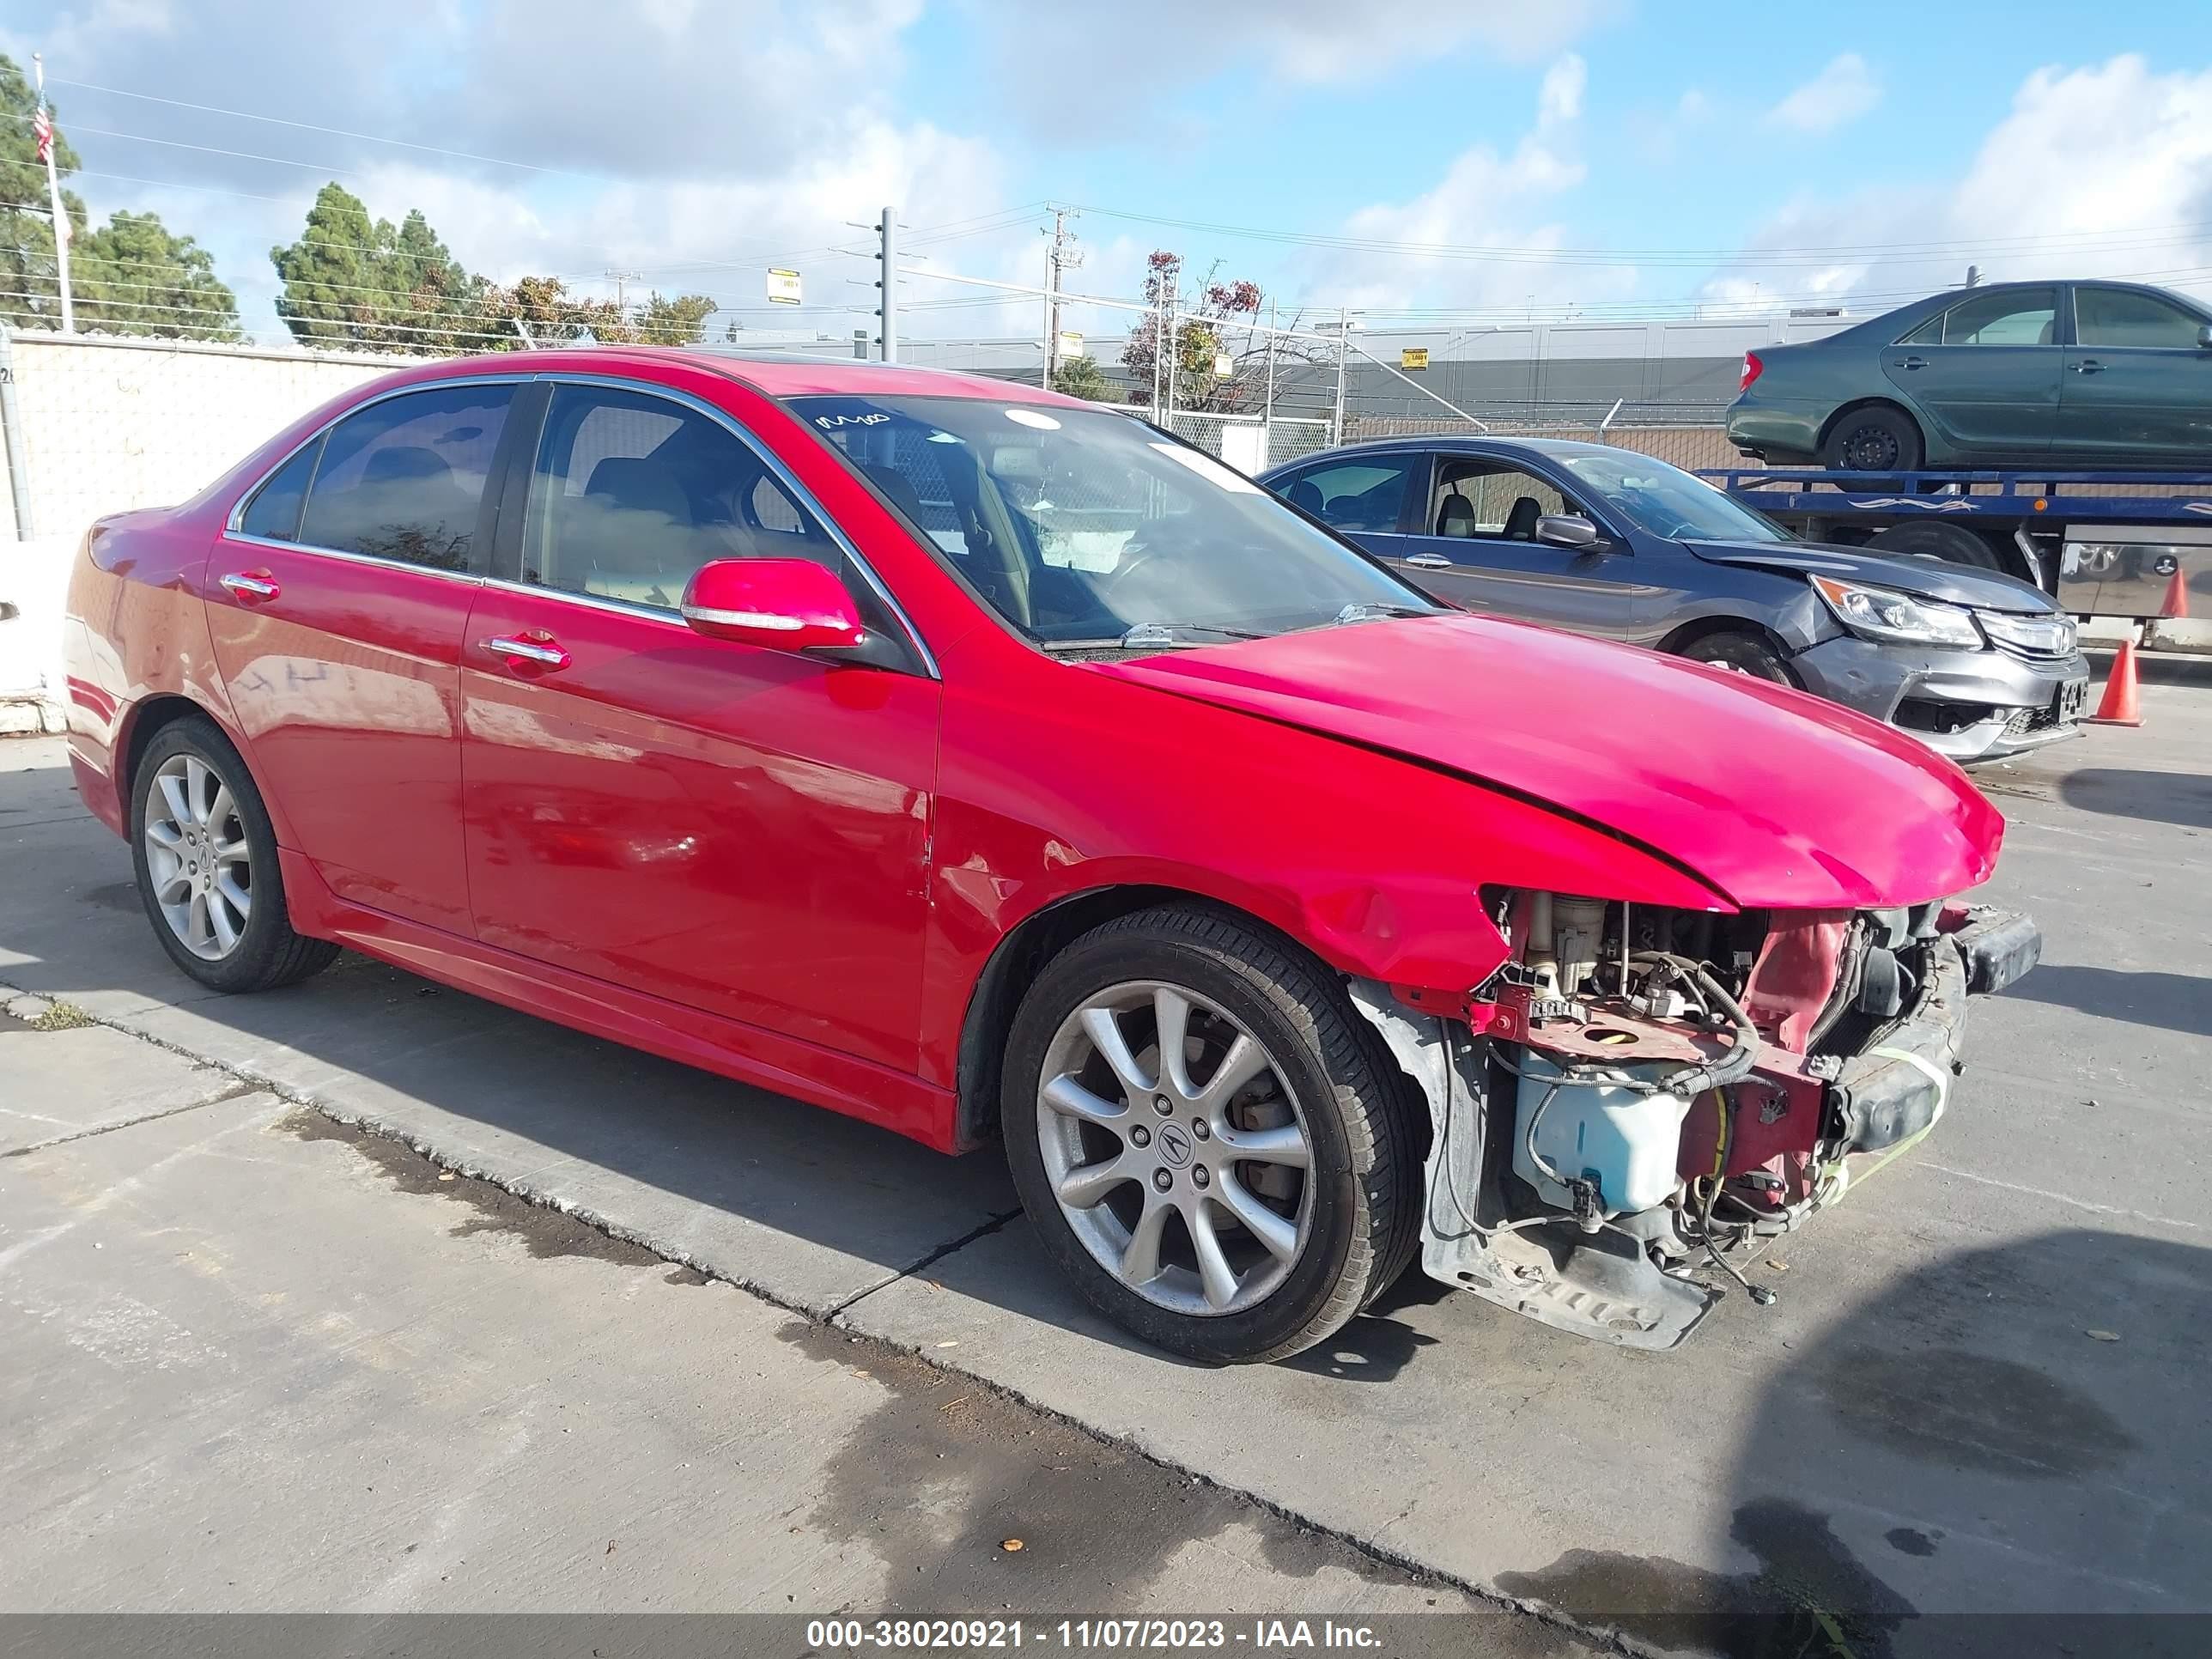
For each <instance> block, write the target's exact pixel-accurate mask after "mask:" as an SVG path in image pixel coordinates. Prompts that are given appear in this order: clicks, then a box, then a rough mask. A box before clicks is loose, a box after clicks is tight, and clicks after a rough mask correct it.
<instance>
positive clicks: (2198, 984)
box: [2004, 962, 2212, 1036]
mask: <svg viewBox="0 0 2212 1659" xmlns="http://www.w3.org/2000/svg"><path fill="white" fill-rule="evenodd" d="M2004 994H2005V995H2006V996H2008V997H2018V998H2021V999H2022V1000H2026V1001H2029V1002H2043V1003H2048V1004H2050V1005H2051V1006H2053V1007H2058V1008H2071V1009H2074V1010H2075V1012H2079V1013H2084V1014H2089V1015H2093V1016H2094V1017H2096V1018H2102V1019H2123V1020H2126V1021H2127V1022H2128V1023H2129V1024H2134V1025H2155V1026H2159V1027H2161V1028H2163V1029H2164V1030H2169V1031H2179V1032H2180V1033H2182V1034H2183V1035H2184V1036H2212V981H2206V980H2203V979H2200V978H2197V976H2195V975H2191V974H2168V973H2162V972H2160V971H2158V970H2156V969H2144V970H2142V971H2135V970H2130V969H2124V968H2096V967H2084V966H2077V965H2075V964H2074V963H2057V962H2047V963H2044V964H2042V965H2041V966H2040V967H2039V968H2037V969H2035V970H2034V971H2033V973H2031V974H2029V975H2027V978H2025V979H2022V980H2020V981H2016V982H2015V983H2014V984H2013V985H2011V986H2009V987H2007V988H2006V990H2005V992H2004Z"/></svg>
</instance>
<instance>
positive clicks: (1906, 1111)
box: [1353, 889, 2041, 1348]
mask: <svg viewBox="0 0 2212 1659" xmlns="http://www.w3.org/2000/svg"><path fill="white" fill-rule="evenodd" d="M1483 899H1484V902H1485V904H1486V907H1487V908H1488V910H1489V913H1490V917H1491V920H1492V922H1493V923H1495V924H1496V926H1497V927H1498V930H1499V932H1500V933H1502V934H1503V935H1504V938H1505V939H1506V940H1507V942H1508V944H1509V945H1510V947H1511V955H1510V957H1509V958H1508V959H1507V961H1506V962H1505V963H1504V965H1503V966H1501V967H1500V968H1499V969H1498V971H1497V972H1496V973H1495V974H1494V975H1492V977H1491V978H1490V980H1488V981H1486V982H1485V983H1484V984H1483V985H1481V986H1480V987H1476V988H1475V989H1474V991H1473V992H1472V993H1471V994H1469V996H1468V1001H1467V1005H1466V1007H1465V1009H1464V1011H1463V1020H1464V1023H1462V1019H1459V1018H1446V1017H1443V1016H1440V1015H1433V1014H1428V1013H1417V1012H1412V1011H1411V1010H1410V1009H1409V1007H1408V1006H1407V1005H1406V1004H1405V1003H1403V1002H1401V1001H1399V1000H1396V999H1395V998H1394V997H1393V996H1392V995H1391V994H1390V993H1389V990H1388V989H1387V988H1386V987H1382V986H1379V985H1376V984H1372V983H1366V982H1361V983H1357V984H1355V985H1354V987H1353V991H1354V997H1355V1000H1356V1001H1357V1002H1358V1005H1359V1006H1360V1008H1361V1011H1362V1012H1364V1014H1365V1015H1366V1016H1367V1018H1369V1019H1370V1021H1371V1022H1373V1023H1374V1024H1376V1027H1377V1028H1378V1029H1379V1030H1382V1032H1383V1036H1384V1037H1385V1038H1386V1039H1387V1040H1388V1041H1389V1043H1390V1045H1391V1047H1392V1048H1393V1049H1394V1051H1395V1053H1396V1054H1397V1057H1398V1059H1399V1061H1400V1063H1401V1065H1402V1066H1405V1067H1406V1069H1407V1071H1408V1072H1409V1073H1412V1075H1413V1077H1414V1078H1415V1079H1417V1080H1418V1081H1419V1082H1420V1084H1421V1085H1422V1088H1423V1091H1424V1092H1425V1093H1426V1094H1427V1096H1428V1097H1429V1104H1430V1116H1431V1145H1430V1148H1429V1153H1428V1158H1427V1161H1426V1167H1425V1181H1426V1183H1427V1188H1426V1194H1425V1200H1426V1201H1425V1213H1424V1219H1423V1229H1422V1250H1421V1260H1422V1266H1423V1267H1424V1269H1425V1271H1426V1272H1427V1273H1429V1274H1430V1275H1431V1277H1433V1278H1436V1279H1440V1280H1442V1281H1443V1283H1445V1284H1448V1285H1455V1286H1457V1287H1459V1288H1462V1289H1466V1290H1469V1291H1474V1293H1475V1294H1477V1295H1480V1296H1482V1297H1486V1299H1488V1300H1491V1301H1494V1302H1498V1303H1499V1304H1502V1305H1504V1306H1507V1307H1510V1308H1513V1309H1514V1310H1516V1311H1517V1312H1521V1313H1525V1314H1527V1315H1528V1316H1530V1317H1532V1318H1534V1319H1537V1320H1539V1321H1541V1322H1544V1323H1546V1324H1549V1325H1554V1326H1557V1327H1559V1328H1564V1329H1569V1330H1574V1331H1577V1332H1579V1333H1581V1334H1585V1335H1589V1336H1593V1337H1596V1338H1599V1339H1600V1340H1606V1341H1610V1342H1616V1343H1620V1344H1622V1345H1624V1346H1635V1347H1656V1348H1665V1347H1672V1346H1674V1344H1676V1343H1677V1342H1680V1340H1682V1338H1683V1337H1684V1336H1686V1335H1687V1334H1688V1333H1689V1331H1690V1330H1691V1329H1692V1328H1693V1327H1694V1326H1695V1325H1696V1324H1697V1323H1698V1322H1699V1320H1700V1319H1702V1318H1703V1317H1704V1316H1705V1313H1706V1312H1707V1311H1709V1310H1710V1309H1711V1307H1712V1306H1713V1305H1714V1304H1716V1303H1717V1300H1718V1299H1719V1298H1720V1297H1721V1296H1722V1295H1723V1293H1724V1292H1725V1291H1726V1289H1727V1288H1728V1287H1729V1286H1730V1285H1734V1286H1735V1287H1736V1288H1740V1289H1741V1290H1742V1291H1745V1292H1746V1293H1747V1294H1748V1295H1749V1296H1750V1297H1752V1298H1753V1300H1754V1301H1757V1302H1760V1303H1769V1302H1771V1301H1772V1300H1774V1292H1773V1291H1771V1290H1768V1289H1765V1287H1762V1286H1757V1285H1753V1284H1752V1283H1751V1282H1750V1281H1749V1280H1748V1279H1747V1278H1746V1276H1745V1274H1744V1273H1743V1271H1742V1266H1741V1263H1742V1261H1743V1260H1744V1259H1745V1258H1747V1256H1748V1255H1752V1254H1753V1253H1755V1252H1756V1251H1758V1250H1759V1249H1760V1248H1761V1247H1762V1244H1763V1243H1764V1242H1765V1241H1766V1240H1770V1239H1771V1238H1774V1237H1778V1235H1781V1234H1784V1233H1787V1232H1790V1231H1793V1230H1795V1229H1796V1228H1797V1227H1800V1226H1802V1225H1804V1223H1805V1222H1806V1221H1807V1220H1808V1218H1810V1217H1812V1216H1814V1215H1815V1214H1817V1213H1819V1212H1820V1211H1821V1210H1822V1209H1824V1208H1826V1207H1828V1206H1832V1205H1834V1204H1836V1203H1837V1202H1838V1201H1840V1200H1842V1198H1843V1197H1844V1194H1845V1193H1847V1192H1848V1191H1849V1190H1850V1187H1851V1185H1852V1183H1853V1182H1854V1181H1856V1180H1859V1179H1863V1176H1865V1175H1866V1174H1867V1173H1869V1172H1870V1171H1871V1170H1872V1169H1873V1168H1875V1167H1879V1164H1881V1163H1883V1162H1887V1160H1888V1159H1889V1158H1893V1157H1894V1156H1896V1155H1897V1154H1898V1153H1899V1152H1902V1151H1903V1150H1904V1149H1905V1148H1906V1147H1907V1146H1910V1145H1911V1144H1912V1143H1913V1142H1915V1141H1917V1139H1919V1138H1920V1137H1921V1136H1922V1135H1923V1134H1925V1133H1927V1132H1928V1130H1929V1129H1930V1128H1931V1127H1933V1126H1934V1125H1935V1123H1936V1120H1937V1119H1938V1118H1940V1117H1941V1116H1942V1113H1943V1109H1944V1108H1945V1106H1946V1105H1947V1104H1948V1100H1949V1094H1950V1085H1951V1080H1952V1079H1953V1077H1954V1075H1955V1074H1956V1073H1958V1071H1959V1070H1960V1066H1961V1060H1960V1034H1961V1027H1962V1024H1963V1018H1964V1014H1965V1009H1966V997H1967V995H1968V994H1969V993H1970V992H1987V991H1996V990H2000V989H2002V987H2004V986H2006V985H2008V984H2010V983H2011V982H2012V981H2014V980H2015V979H2017V978H2019V977H2020V976H2021V975H2022V974H2025V973H2026V972H2027V971H2028V969H2031V968H2033V966H2034V965H2035V962H2036V957H2037V954H2038V952H2039V949H2040V943H2041V941H2040V936H2039V933H2038V932H2037V930H2036V928H2035V926H2034V924H2033V922H2032V921H2028V920H2027V918H2026V917H2024V916H2018V915H2007V914H2004V913H2001V912H1996V911H1991V910H1984V909H1978V908H1968V907H1966V906H1965V905H1962V904H1959V903H1956V902H1942V901H1931V902H1928V903H1924V904H1920V905H1916V906H1912V907H1911V908H1899V909H1882V910H1857V911H1852V910H1801V911H1744V912H1740V913H1735V914H1731V915H1722V914H1717V913H1714V912H1708V911H1689V910H1672V909H1661V908H1654V907H1648V906H1637V905H1630V904H1626V903H1623V902H1620V901H1618V900H1612V901H1608V900H1604V899H1597V898H1587V897H1582V896H1575V895H1571V894H1559V893H1544V892H1532V891H1528V890H1520V889H1495V890H1485V891H1484V894H1483Z"/></svg>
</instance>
